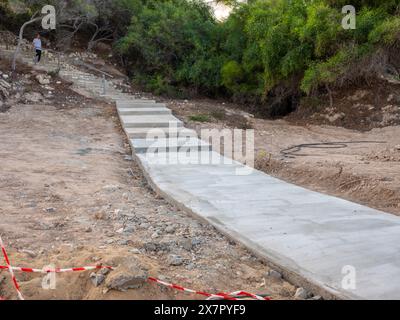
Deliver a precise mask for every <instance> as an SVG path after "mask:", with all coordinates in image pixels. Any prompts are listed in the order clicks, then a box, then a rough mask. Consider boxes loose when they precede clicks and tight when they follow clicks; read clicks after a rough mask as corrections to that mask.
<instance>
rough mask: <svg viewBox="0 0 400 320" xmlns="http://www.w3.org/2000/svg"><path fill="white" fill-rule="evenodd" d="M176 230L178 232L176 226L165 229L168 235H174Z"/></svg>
mask: <svg viewBox="0 0 400 320" xmlns="http://www.w3.org/2000/svg"><path fill="white" fill-rule="evenodd" d="M175 230H176V229H175V227H174V226H168V227H166V228H165V232H166V233H170V234H172V233H174V232H175Z"/></svg>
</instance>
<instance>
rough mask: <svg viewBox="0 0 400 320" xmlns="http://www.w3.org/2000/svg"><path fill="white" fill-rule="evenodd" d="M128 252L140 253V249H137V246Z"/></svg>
mask: <svg viewBox="0 0 400 320" xmlns="http://www.w3.org/2000/svg"><path fill="white" fill-rule="evenodd" d="M129 252H131V253H133V254H140V253H141V252H140V250H139V249H137V248H134V249H131V250H129Z"/></svg>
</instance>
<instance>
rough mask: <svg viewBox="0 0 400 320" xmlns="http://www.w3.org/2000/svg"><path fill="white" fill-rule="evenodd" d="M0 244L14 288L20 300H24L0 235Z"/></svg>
mask: <svg viewBox="0 0 400 320" xmlns="http://www.w3.org/2000/svg"><path fill="white" fill-rule="evenodd" d="M0 246H1V251H2V252H3V256H4V259H5V260H6V263H7V268H8V271H9V272H10V276H11V280H12V283H13V285H14V288H15V290H16V291H17V294H18V298H19V299H20V300H24V296H23V295H22V293H21V290H20V289H19V284H18V281H17V278H15V274H14V271H13V268H12V267H11V263H10V259H9V258H8V255H7V251H6V247H5V246H4V243H3V239H2V238H1V236H0Z"/></svg>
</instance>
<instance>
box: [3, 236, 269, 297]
mask: <svg viewBox="0 0 400 320" xmlns="http://www.w3.org/2000/svg"><path fill="white" fill-rule="evenodd" d="M0 245H1V250H2V252H3V256H4V259H5V260H6V263H7V265H6V266H2V265H0V270H8V271H9V272H10V275H11V279H12V282H13V285H14V288H15V290H16V291H17V294H18V298H19V299H20V300H24V297H23V296H22V293H21V290H20V287H19V284H18V282H17V279H16V277H15V274H14V271H18V272H25V273H44V274H47V273H67V272H82V271H90V270H100V269H108V270H114V268H113V267H110V266H101V265H98V266H89V267H78V268H67V269H61V268H54V269H49V268H47V269H46V268H43V269H33V268H22V267H13V266H11V263H10V260H9V258H8V255H7V251H6V249H5V246H4V243H3V240H2V239H1V236H0ZM148 281H149V282H153V283H157V284H159V285H163V286H165V287H168V288H171V289H174V290H178V291H182V292H186V293H191V294H196V295H201V296H204V297H207V300H216V299H218V300H238V298H243V297H247V298H252V299H255V300H270V298H269V297H262V296H260V295H256V294H252V293H249V292H246V291H235V292H231V293H223V292H222V293H217V294H212V293H207V292H204V291H196V290H192V289H188V288H185V287H182V286H179V285H177V284H173V283H168V282H165V281H162V280H160V279H157V278H154V277H149V278H148ZM0 300H5V299H4V298H2V297H0Z"/></svg>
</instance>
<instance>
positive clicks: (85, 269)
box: [0, 266, 114, 273]
mask: <svg viewBox="0 0 400 320" xmlns="http://www.w3.org/2000/svg"><path fill="white" fill-rule="evenodd" d="M11 268H12V270H13V271H19V272H27V273H66V272H81V271H90V270H99V269H109V270H113V269H114V268H113V267H107V266H91V267H79V268H68V269H60V268H55V269H47V268H44V269H32V268H21V267H11ZM2 269H3V270H9V267H8V266H0V270H2Z"/></svg>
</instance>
